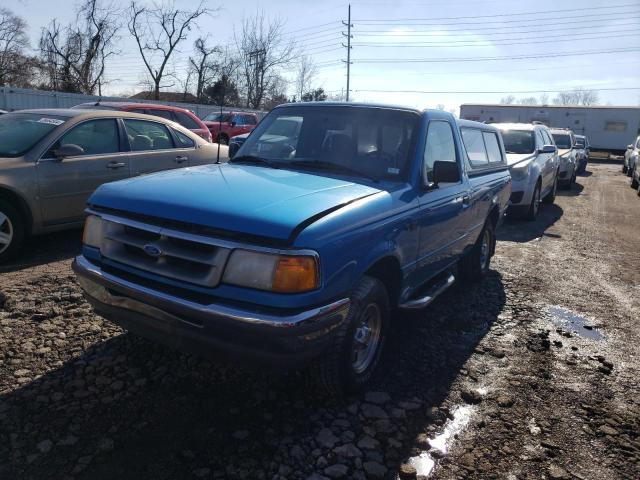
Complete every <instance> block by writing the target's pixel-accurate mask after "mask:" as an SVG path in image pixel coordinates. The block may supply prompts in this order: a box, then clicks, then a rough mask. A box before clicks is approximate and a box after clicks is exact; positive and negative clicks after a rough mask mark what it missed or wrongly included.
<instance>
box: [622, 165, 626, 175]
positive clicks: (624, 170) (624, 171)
mask: <svg viewBox="0 0 640 480" xmlns="http://www.w3.org/2000/svg"><path fill="white" fill-rule="evenodd" d="M622 173H627V166H626V165H622Z"/></svg>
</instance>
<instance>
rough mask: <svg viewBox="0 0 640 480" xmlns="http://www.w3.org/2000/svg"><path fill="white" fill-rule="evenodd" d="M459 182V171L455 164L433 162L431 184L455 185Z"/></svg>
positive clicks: (439, 161) (440, 161)
mask: <svg viewBox="0 0 640 480" xmlns="http://www.w3.org/2000/svg"><path fill="white" fill-rule="evenodd" d="M459 181H460V170H459V169H458V164H457V163H456V162H446V161H442V160H438V161H436V162H433V184H434V185H438V184H440V183H457V182H459Z"/></svg>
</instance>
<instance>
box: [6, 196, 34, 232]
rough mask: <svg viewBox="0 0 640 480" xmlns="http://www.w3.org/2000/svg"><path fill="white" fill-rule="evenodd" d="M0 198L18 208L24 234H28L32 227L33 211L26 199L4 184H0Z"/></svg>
mask: <svg viewBox="0 0 640 480" xmlns="http://www.w3.org/2000/svg"><path fill="white" fill-rule="evenodd" d="M0 200H5V201H6V202H8V203H10V204H11V205H12V206H13V207H15V208H16V209H17V210H18V212H19V213H20V215H22V217H23V219H24V227H25V234H27V235H30V234H31V231H32V229H33V213H32V212H31V208H30V207H29V204H28V203H27V201H26V200H25V199H24V198H23V197H22V196H21V195H20V194H18V193H16V192H15V191H14V190H12V189H10V188H8V187H6V186H4V185H0Z"/></svg>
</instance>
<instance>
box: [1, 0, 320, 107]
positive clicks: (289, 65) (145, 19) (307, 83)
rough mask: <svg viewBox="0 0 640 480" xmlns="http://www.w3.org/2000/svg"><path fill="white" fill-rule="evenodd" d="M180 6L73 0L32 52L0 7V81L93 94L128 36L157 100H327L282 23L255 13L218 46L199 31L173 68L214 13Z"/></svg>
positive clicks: (15, 21)
mask: <svg viewBox="0 0 640 480" xmlns="http://www.w3.org/2000/svg"><path fill="white" fill-rule="evenodd" d="M182 6H183V5H182V3H181V2H179V3H177V4H176V3H175V2H168V1H162V2H160V1H158V2H155V1H152V2H143V1H141V0H131V1H130V3H129V5H128V6H127V7H126V8H119V7H118V6H117V5H116V4H115V3H112V2H109V1H108V0H82V2H81V3H80V4H78V5H77V7H76V11H75V13H76V17H75V21H73V22H70V23H69V24H66V25H63V24H61V23H60V22H59V21H58V20H57V19H54V20H52V21H51V23H50V24H49V25H47V26H45V27H43V28H42V33H41V35H40V38H39V41H38V46H37V48H36V49H35V51H34V50H32V49H31V47H30V41H29V38H28V35H27V27H28V25H27V23H26V21H25V20H24V19H23V18H22V17H20V16H19V15H17V14H15V13H14V12H12V11H10V10H9V9H7V8H3V7H0V86H7V85H11V86H14V87H21V88H37V89H42V90H55V91H61V92H71V93H82V94H88V95H96V94H97V95H102V91H103V89H104V88H105V87H106V86H107V85H108V84H109V82H110V81H113V80H109V79H108V77H107V75H106V70H107V66H108V62H109V59H110V58H115V57H117V55H118V54H120V53H121V51H120V50H119V48H118V47H119V43H120V41H121V40H122V39H123V38H124V37H125V36H129V38H131V39H132V40H133V41H134V43H135V45H136V48H137V53H138V55H139V59H140V63H141V65H142V66H143V67H144V72H145V76H144V79H142V80H141V85H142V86H143V87H144V89H145V90H147V91H149V92H151V98H153V99H156V100H160V99H161V92H162V91H163V90H166V89H171V90H172V91H174V92H175V91H179V92H181V93H183V100H185V101H186V100H187V99H191V100H192V99H193V97H195V99H196V100H195V101H197V102H200V103H205V104H215V105H225V106H242V107H247V108H254V109H260V108H264V109H270V108H272V107H273V106H275V105H278V104H280V103H284V102H287V101H296V100H304V101H310V100H316V101H322V100H326V99H327V94H326V93H325V92H324V90H323V89H322V88H321V87H319V86H318V85H316V77H317V67H316V66H315V64H314V63H313V60H312V59H311V57H309V56H307V55H304V52H303V51H302V50H301V48H299V47H298V46H297V45H296V43H295V42H294V40H292V39H290V38H289V39H288V38H287V36H286V35H285V34H284V31H283V29H284V22H283V21H282V20H280V19H273V18H268V17H267V16H266V14H265V13H264V12H263V11H257V12H256V13H255V14H254V15H253V16H251V17H248V18H244V19H243V20H242V22H241V25H240V29H239V31H238V32H236V34H235V35H234V42H233V43H232V45H227V46H222V45H219V44H218V43H216V42H215V40H214V39H213V38H212V37H211V35H201V36H198V37H197V38H196V39H195V40H194V41H193V49H192V53H191V55H190V56H189V58H188V67H187V70H186V71H182V72H177V71H175V68H174V67H173V62H172V61H173V60H175V58H176V57H178V56H180V55H181V49H182V48H183V47H184V45H185V43H187V42H188V41H189V38H190V36H191V33H192V31H193V30H194V29H197V27H198V23H199V21H200V20H202V19H204V18H205V17H211V16H214V15H215V14H216V13H217V12H218V9H212V8H209V7H208V6H207V5H206V4H205V3H204V1H202V2H201V3H200V4H199V5H198V6H197V7H196V8H194V9H185V8H182ZM285 70H288V71H295V73H296V76H295V80H294V81H293V82H289V81H288V80H287V79H286V78H285V77H284V75H283V73H284V72H285ZM290 83H293V85H290ZM290 87H292V89H293V91H294V94H293V96H292V97H291V98H290V97H289V95H288V92H289V91H290V90H291V88H290ZM192 95H193V97H192Z"/></svg>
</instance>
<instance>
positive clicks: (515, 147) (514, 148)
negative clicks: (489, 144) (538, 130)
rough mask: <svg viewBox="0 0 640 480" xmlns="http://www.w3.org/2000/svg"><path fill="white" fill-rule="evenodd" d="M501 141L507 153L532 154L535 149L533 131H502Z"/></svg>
mask: <svg viewBox="0 0 640 480" xmlns="http://www.w3.org/2000/svg"><path fill="white" fill-rule="evenodd" d="M502 140H503V142H504V149H505V150H506V152H507V153H516V154H525V153H533V152H534V150H535V149H536V141H535V137H534V133H533V130H503V131H502Z"/></svg>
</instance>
